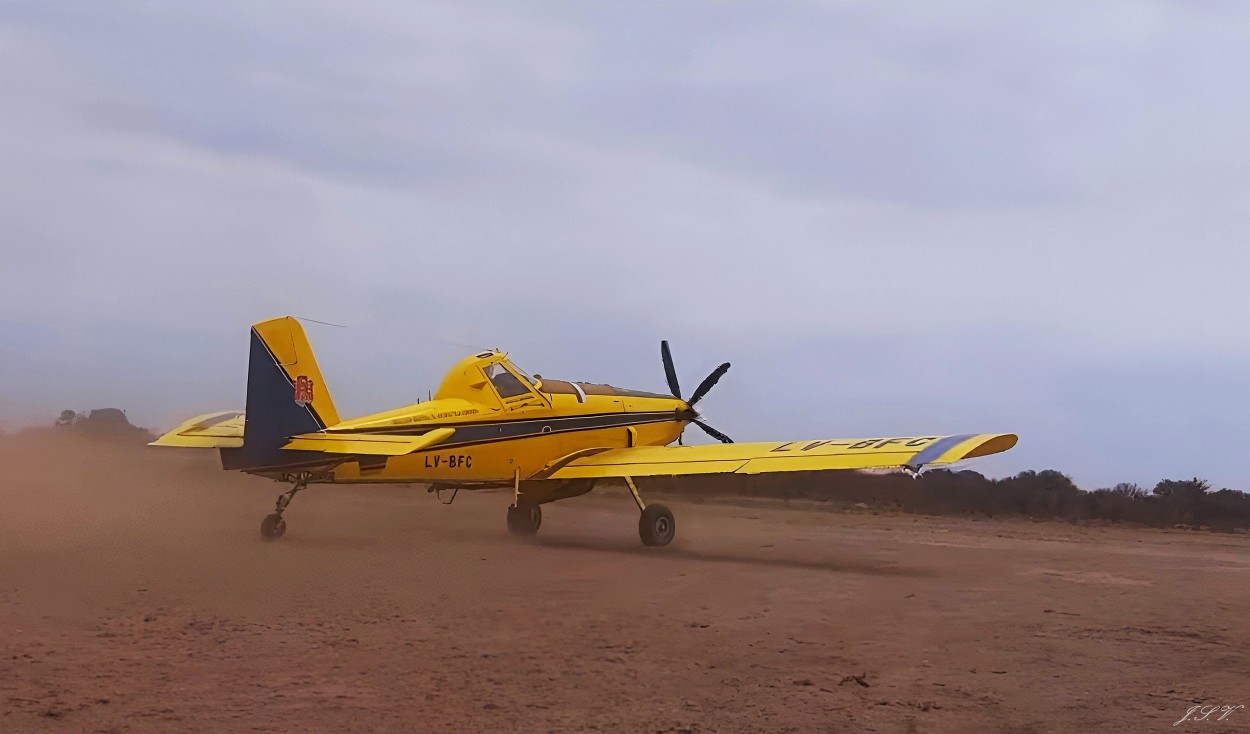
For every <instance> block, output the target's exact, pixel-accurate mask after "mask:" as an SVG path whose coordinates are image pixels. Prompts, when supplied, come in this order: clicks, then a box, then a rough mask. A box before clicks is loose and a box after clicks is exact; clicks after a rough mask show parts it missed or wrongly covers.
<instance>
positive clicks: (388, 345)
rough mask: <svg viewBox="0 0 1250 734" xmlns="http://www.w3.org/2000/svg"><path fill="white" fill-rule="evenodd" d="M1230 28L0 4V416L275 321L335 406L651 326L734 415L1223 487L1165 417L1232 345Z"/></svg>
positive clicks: (187, 371)
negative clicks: (966, 437)
mask: <svg viewBox="0 0 1250 734" xmlns="http://www.w3.org/2000/svg"><path fill="white" fill-rule="evenodd" d="M1247 30H1250V11H1246V10H1244V9H1242V8H1241V7H1240V6H1232V5H1226V4H1202V3H1168V2H1153V3H1151V2H1145V3H1137V2H1134V3H1121V4H1100V5H1096V6H1091V5H1088V4H1082V3H1057V4H1049V5H1047V6H1046V7H1045V8H1040V7H1038V6H1035V5H1031V4H1012V3H1005V4H1004V3H964V4H956V5H954V6H943V7H942V8H935V7H933V6H931V5H927V4H920V3H917V4H906V3H904V4H900V5H897V6H889V7H882V6H880V5H879V4H869V3H836V4H826V3H800V2H794V3H784V4H779V5H775V6H769V7H768V8H767V9H764V8H763V7H762V6H761V7H752V6H733V7H729V6H725V5H723V4H721V3H691V4H683V5H681V6H672V5H661V4H654V5H646V4H644V5H637V4H635V5H631V6H628V7H625V6H581V5H560V4H548V5H535V6H525V7H524V8H520V7H518V6H511V5H502V4H496V3H417V4H414V3H398V2H380V1H379V2H365V3H358V4H354V5H352V6H344V5H342V4H336V3H325V2H317V3H265V4H254V3H230V2H228V3H219V4H214V5H194V4H187V5H181V6H178V5H171V4H160V5H152V4H150V3H139V2H121V3H113V4H109V5H107V6H105V5H100V4H96V3H58V4H52V5H50V4H46V3H10V4H7V5H5V6H4V7H3V8H0V64H3V65H4V67H5V68H6V69H8V70H10V72H11V73H7V74H5V75H3V76H2V77H0V185H3V187H4V190H5V192H6V195H5V196H4V197H3V198H0V237H3V240H2V241H3V242H5V245H4V248H5V251H4V254H5V267H4V268H3V270H0V381H3V383H4V384H6V385H16V386H20V390H14V389H11V390H9V391H8V392H6V393H5V394H3V395H0V421H3V422H5V423H10V424H11V423H15V422H22V421H25V420H42V419H43V417H44V416H45V415H53V414H54V412H55V411H56V410H59V409H61V408H65V407H75V408H87V407H99V406H98V405H96V403H99V404H100V405H102V404H120V405H122V406H123V407H127V408H129V409H130V410H131V413H132V416H133V417H135V419H136V420H138V421H139V422H144V423H148V424H153V425H169V424H171V423H173V422H174V421H175V420H176V419H178V418H180V417H183V416H184V414H186V413H190V412H194V411H196V410H200V409H204V410H208V409H216V408H229V407H237V406H238V405H239V404H240V403H241V401H242V379H243V362H244V360H245V356H244V355H245V352H244V347H243V346H242V344H243V340H244V333H245V329H246V325H247V324H248V323H251V322H252V321H255V320H258V319H261V318H265V317H268V316H272V315H276V314H281V313H294V314H298V315H302V316H308V317H311V318H317V319H323V320H327V321H332V322H340V323H347V324H349V325H350V327H351V328H349V329H348V330H346V331H343V330H333V329H328V328H318V329H316V330H314V332H313V333H314V341H315V342H316V343H317V344H318V346H319V348H320V349H321V352H322V359H323V361H324V362H326V368H327V369H326V371H327V373H328V374H329V378H328V379H329V380H330V381H331V383H332V384H333V385H334V389H335V391H336V396H337V397H338V400H339V402H340V404H341V406H342V407H343V408H344V409H345V411H346V412H362V411H365V410H375V409H382V408H386V407H391V405H392V404H393V403H394V402H397V401H399V402H402V401H406V400H410V399H415V398H416V397H418V396H421V395H423V394H424V392H425V390H426V389H429V388H432V387H434V385H433V383H434V382H435V381H436V380H437V379H438V377H439V375H441V373H442V371H443V370H444V369H445V368H446V366H447V365H448V364H450V362H451V361H452V360H453V359H454V358H455V357H457V356H458V355H459V353H460V352H461V351H463V350H462V347H461V346H460V345H488V346H500V347H504V348H509V349H511V350H512V351H513V352H514V353H515V354H516V355H517V358H518V361H520V362H521V364H522V365H523V366H525V367H527V368H528V369H530V370H531V371H539V372H543V373H544V374H553V375H558V374H562V373H563V374H569V375H571V376H573V377H577V378H584V379H594V380H608V381H617V382H621V383H623V384H627V385H636V386H638V387H642V388H651V389H658V388H660V387H661V385H662V382H661V378H660V372H659V369H658V357H657V356H656V354H655V352H656V349H657V347H656V345H655V342H656V341H658V340H659V339H660V338H670V339H672V340H673V341H674V346H675V347H676V348H677V349H678V352H679V363H680V365H681V366H682V368H683V370H689V373H688V374H689V376H688V377H686V375H687V372H685V371H683V377H684V378H685V379H686V380H687V381H694V380H697V379H699V378H700V377H701V376H702V372H700V370H703V371H706V370H708V369H710V368H711V367H712V366H714V365H715V364H716V363H718V362H720V361H722V360H729V361H732V362H735V367H734V370H733V371H732V372H731V373H730V376H729V377H728V378H727V379H726V380H725V381H724V382H723V383H722V384H721V385H719V386H718V387H717V391H716V394H715V395H714V396H713V397H712V398H709V402H708V408H709V410H713V412H714V413H715V416H716V425H717V426H718V427H720V428H721V429H723V430H725V431H726V432H727V433H729V434H730V435H734V436H735V437H739V438H743V439H750V438H758V439H765V438H789V437H796V436H797V437H803V436H824V435H829V434H831V433H835V432H836V433H841V434H856V433H861V434H878V433H881V434H886V433H907V432H931V431H934V430H939V431H942V430H947V429H948V427H949V430H951V431H968V430H972V431H979V430H1004V429H1005V430H1012V429H1014V430H1018V431H1019V432H1020V433H1021V434H1022V436H1023V439H1022V442H1021V444H1020V446H1019V448H1018V449H1016V450H1014V451H1013V452H1011V453H1010V454H1008V455H1006V456H1005V457H1003V458H1002V459H1001V460H998V461H999V462H1000V463H995V464H994V466H995V467H996V468H997V469H1001V470H1003V471H1007V470H1015V469H1020V468H1026V467H1039V468H1040V465H1041V464H1046V465H1049V466H1055V467H1057V468H1060V469H1064V470H1068V471H1071V472H1073V473H1075V474H1076V477H1077V479H1078V481H1082V482H1084V483H1087V484H1096V483H1110V482H1112V481H1113V480H1116V481H1118V480H1119V479H1120V478H1123V479H1127V480H1133V481H1140V482H1142V483H1150V482H1153V481H1154V480H1155V479H1157V478H1158V477H1156V476H1154V475H1155V474H1163V473H1179V474H1193V473H1203V472H1206V473H1207V475H1208V476H1210V477H1211V478H1212V479H1214V480H1215V481H1216V483H1217V484H1218V483H1227V484H1232V485H1235V486H1244V487H1250V475H1247V474H1246V473H1245V470H1244V469H1242V468H1241V467H1240V466H1238V464H1237V462H1236V461H1235V460H1234V459H1233V458H1232V457H1233V455H1235V452H1226V451H1221V452H1216V453H1215V455H1212V453H1211V452H1209V451H1206V450H1205V449H1204V446H1206V445H1207V442H1208V440H1209V437H1208V436H1205V435H1202V432H1201V431H1200V430H1199V427H1200V426H1202V425H1203V424H1204V421H1205V422H1206V423H1207V424H1209V425H1211V426H1218V427H1219V430H1220V431H1222V432H1224V433H1221V435H1226V434H1227V433H1228V432H1230V431H1232V430H1233V428H1232V427H1231V426H1230V425H1229V423H1228V422H1227V416H1228V415H1229V411H1230V409H1229V408H1228V407H1227V406H1224V407H1221V406H1223V405H1224V400H1225V399H1226V398H1225V397H1224V396H1226V395H1229V394H1234V392H1233V391H1236V390H1239V389H1240V383H1239V381H1238V379H1237V378H1236V374H1238V373H1239V371H1244V368H1245V367H1246V366H1247V363H1250V347H1248V345H1247V344H1246V343H1245V340H1244V339H1241V338H1239V335H1240V333H1241V331H1242V328H1241V322H1242V314H1243V313H1245V312H1246V310H1247V307H1250V302H1248V297H1247V295H1246V291H1245V289H1244V287H1243V284H1242V280H1243V276H1242V273H1244V272H1246V270H1247V268H1248V267H1250V254H1248V253H1250V250H1247V249H1246V248H1245V247H1244V246H1243V245H1242V243H1244V242H1245V241H1246V240H1247V236H1248V235H1250V224H1247V221H1248V220H1247V219H1246V218H1245V217H1244V216H1243V213H1244V211H1245V208H1246V205H1247V203H1248V202H1250V176H1248V175H1247V171H1250V152H1248V151H1250V149H1247V148H1246V147H1245V146H1244V145H1242V144H1241V137H1242V136H1243V134H1244V133H1243V131H1244V129H1245V123H1246V121H1247V118H1248V117H1250V100H1248V99H1247V98H1245V96H1244V95H1238V94H1235V93H1234V92H1233V90H1235V89H1237V88H1239V87H1238V84H1239V78H1238V77H1237V73H1238V72H1237V70H1238V69H1241V68H1245V66H1246V62H1247V61H1250V59H1248V58H1247V56H1250V52H1248V51H1247V50H1246V49H1247V48H1248V47H1247V46H1246V44H1245V43H1244V39H1245V37H1246V35H1247ZM323 343H324V345H323ZM687 365H688V366H687ZM1151 405H1157V406H1158V409H1157V410H1155V411H1147V412H1146V413H1143V411H1146V409H1145V408H1143V407H1142V406H1151ZM50 411H51V412H50ZM1147 414H1148V415H1149V416H1151V419H1149V420H1147V419H1146V415H1147ZM1160 416H1178V417H1179V418H1180V419H1178V420H1176V421H1171V420H1168V419H1166V417H1160ZM895 427H897V428H895ZM1130 435H1131V436H1132V437H1133V438H1132V440H1125V439H1124V437H1125V436H1130ZM1103 446H1106V447H1108V448H1107V450H1106V451H1103V450H1102V448H1101V447H1103ZM1164 446H1166V447H1170V448H1169V449H1168V450H1167V451H1163V452H1161V449H1160V448H1159V447H1164ZM1189 455H1202V456H1204V458H1205V461H1204V464H1203V466H1201V467H1197V468H1194V467H1193V464H1192V462H1190V461H1188V460H1185V459H1184V457H1185V456H1189ZM1226 455H1227V456H1228V458H1224V457H1225V456H1226ZM1179 474H1178V475H1179Z"/></svg>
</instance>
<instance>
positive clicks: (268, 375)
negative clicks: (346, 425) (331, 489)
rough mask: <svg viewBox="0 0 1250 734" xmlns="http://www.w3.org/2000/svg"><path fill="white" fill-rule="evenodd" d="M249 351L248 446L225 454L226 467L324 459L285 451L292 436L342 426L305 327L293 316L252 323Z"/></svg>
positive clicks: (224, 463)
mask: <svg viewBox="0 0 1250 734" xmlns="http://www.w3.org/2000/svg"><path fill="white" fill-rule="evenodd" d="M250 349H251V351H250V353H249V356H248V367H247V409H246V413H245V416H246V427H245V430H244V432H243V446H242V448H239V449H225V450H223V451H222V464H223V465H224V466H225V467H226V468H228V469H248V468H268V467H279V466H284V465H291V464H298V463H305V462H307V461H308V460H310V459H324V455H322V454H319V453H318V452H305V451H284V450H283V449H282V447H283V446H284V445H285V444H286V443H287V441H288V439H289V438H290V437H291V436H295V435H298V434H301V433H313V432H316V431H321V430H324V429H326V428H328V427H330V426H333V425H335V424H337V423H338V422H339V414H338V411H337V410H336V409H335V407H334V401H333V400H332V399H331V398H330V392H329V390H327V389H326V385H325V378H324V377H322V375H321V368H320V367H318V366H317V359H316V357H315V356H314V355H313V351H312V345H310V344H309V343H308V337H307V335H305V333H304V327H303V326H302V325H301V324H300V323H299V321H297V320H296V319H294V318H292V317H290V316H284V317H281V318H276V319H270V320H269V321H262V322H260V323H258V324H253V325H252V333H251V348H250ZM310 454H311V456H310Z"/></svg>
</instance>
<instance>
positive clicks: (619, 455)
mask: <svg viewBox="0 0 1250 734" xmlns="http://www.w3.org/2000/svg"><path fill="white" fill-rule="evenodd" d="M1015 445H1016V436H1015V435H1014V434H1011V433H981V434H971V433H970V434H964V435H960V436H913V437H901V438H835V439H827V440H817V441H790V442H788V443H730V444H717V445H712V446H638V447H635V448H624V449H591V450H589V451H583V452H578V453H576V454H573V455H571V456H566V457H564V458H563V459H561V460H559V461H557V462H555V463H554V464H552V465H551V466H549V467H547V469H546V470H544V471H543V472H542V473H541V474H540V475H539V476H538V477H536V478H538V479H590V478H598V477H646V476H656V475H679V474H767V473H771V472H785V471H821V470H826V469H873V468H885V467H905V468H908V469H911V470H912V471H920V470H921V469H922V468H924V467H926V466H940V465H942V464H951V463H954V462H956V461H960V460H963V459H972V458H975V457H978V456H988V455H990V454H997V453H999V452H1001V451H1006V450H1007V449H1009V448H1011V447H1012V446H1015Z"/></svg>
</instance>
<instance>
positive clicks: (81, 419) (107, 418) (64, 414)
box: [55, 408, 156, 443]
mask: <svg viewBox="0 0 1250 734" xmlns="http://www.w3.org/2000/svg"><path fill="white" fill-rule="evenodd" d="M55 425H56V426H57V427H59V428H64V429H67V430H73V431H74V432H76V433H81V434H84V435H89V436H96V437H100V438H113V439H119V440H130V441H135V442H139V441H142V442H144V443H147V442H149V441H152V440H155V438H156V436H155V435H154V434H153V433H152V432H151V431H149V430H148V429H146V428H140V427H139V426H136V425H133V424H132V423H131V422H130V419H129V418H127V417H126V412H125V411H123V410H121V409H120V408H100V409H98V410H93V411H91V412H88V413H79V412H75V411H73V410H62V411H61V415H60V416H58V417H57V419H56V423H55Z"/></svg>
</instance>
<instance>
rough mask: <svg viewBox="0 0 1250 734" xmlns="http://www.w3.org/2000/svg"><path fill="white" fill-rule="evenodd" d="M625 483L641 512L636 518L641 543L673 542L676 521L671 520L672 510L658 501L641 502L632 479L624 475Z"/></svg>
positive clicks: (657, 544)
mask: <svg viewBox="0 0 1250 734" xmlns="http://www.w3.org/2000/svg"><path fill="white" fill-rule="evenodd" d="M625 484H626V485H628V486H629V492H630V494H632V495H633V496H634V502H635V503H636V504H637V505H638V510H639V511H640V512H641V513H642V516H641V517H639V518H638V537H640V538H642V543H643V545H650V546H661V545H668V544H669V543H671V542H673V536H674V535H676V534H677V523H675V522H674V521H673V513H672V511H671V510H669V509H668V508H667V507H665V506H664V505H661V504H659V503H658V502H654V503H652V504H649V505H648V504H647V503H645V502H643V501H642V495H640V494H638V487H636V486H634V480H633V479H631V478H629V477H625Z"/></svg>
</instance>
